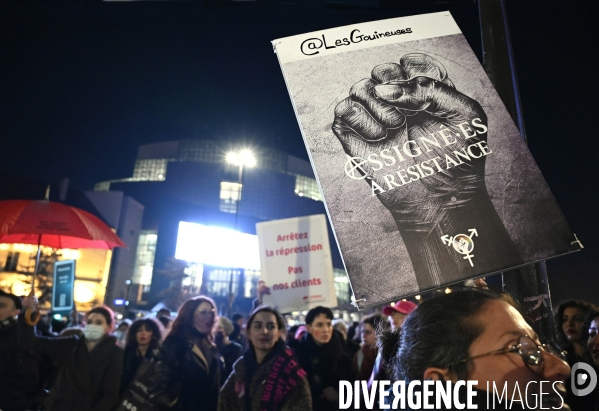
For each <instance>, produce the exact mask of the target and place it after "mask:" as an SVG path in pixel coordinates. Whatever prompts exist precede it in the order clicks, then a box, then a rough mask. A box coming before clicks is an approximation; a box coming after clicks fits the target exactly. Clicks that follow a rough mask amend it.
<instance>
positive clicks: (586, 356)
mask: <svg viewBox="0 0 599 411" xmlns="http://www.w3.org/2000/svg"><path fill="white" fill-rule="evenodd" d="M598 317H599V311H593V312H592V313H590V314H589V315H588V316H587V318H586V320H585V321H584V325H583V326H582V331H581V333H580V337H581V341H584V343H583V344H582V345H583V353H582V358H583V360H584V361H585V362H586V363H588V364H594V363H595V360H594V359H593V355H592V354H591V352H590V351H589V345H588V342H589V328H591V323H592V322H593V320H596V319H597V318H598Z"/></svg>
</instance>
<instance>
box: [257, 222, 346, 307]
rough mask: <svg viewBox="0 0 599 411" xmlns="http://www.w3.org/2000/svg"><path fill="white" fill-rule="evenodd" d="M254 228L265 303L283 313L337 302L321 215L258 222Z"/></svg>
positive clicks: (326, 234)
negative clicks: (256, 236)
mask: <svg viewBox="0 0 599 411" xmlns="http://www.w3.org/2000/svg"><path fill="white" fill-rule="evenodd" d="M256 231H257V233H258V243H259V246H260V267H261V275H260V277H261V280H262V281H264V282H265V283H266V285H267V286H268V287H270V295H266V296H264V303H265V304H269V305H274V306H275V307H277V308H278V309H279V310H280V311H281V312H283V313H286V312H291V311H303V310H308V309H310V308H313V307H316V306H319V305H323V306H326V307H334V306H336V305H337V296H336V294H335V285H334V281H333V263H332V260H331V248H330V246H329V236H328V233H327V224H326V219H325V216H324V215H313V216H307V217H299V218H288V219H285V220H275V221H268V222H264V223H258V224H256Z"/></svg>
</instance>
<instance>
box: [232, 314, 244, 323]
mask: <svg viewBox="0 0 599 411" xmlns="http://www.w3.org/2000/svg"><path fill="white" fill-rule="evenodd" d="M242 318H243V315H241V314H239V313H235V314H233V316H232V317H231V321H233V322H234V323H236V322H237V321H239V320H241V319H242Z"/></svg>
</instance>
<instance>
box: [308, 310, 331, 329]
mask: <svg viewBox="0 0 599 411" xmlns="http://www.w3.org/2000/svg"><path fill="white" fill-rule="evenodd" d="M320 314H324V315H325V316H326V317H327V318H328V319H329V320H332V319H333V312H332V311H331V309H330V308H327V307H323V306H322V305H319V306H318V307H314V308H312V309H311V310H310V311H308V314H306V324H307V325H312V323H313V322H314V319H315V318H316V317H318V316H319V315H320Z"/></svg>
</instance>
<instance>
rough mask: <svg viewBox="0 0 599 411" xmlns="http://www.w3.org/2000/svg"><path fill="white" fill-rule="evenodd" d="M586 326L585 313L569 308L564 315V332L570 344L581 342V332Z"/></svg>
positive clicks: (578, 309)
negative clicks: (583, 326) (584, 325)
mask: <svg viewBox="0 0 599 411" xmlns="http://www.w3.org/2000/svg"><path fill="white" fill-rule="evenodd" d="M583 324H584V311H582V310H581V309H580V308H576V307H568V308H566V309H565V310H564V313H563V314H562V331H563V332H564V335H565V336H566V338H567V339H568V341H570V342H578V341H580V332H581V330H582V325H583Z"/></svg>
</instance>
